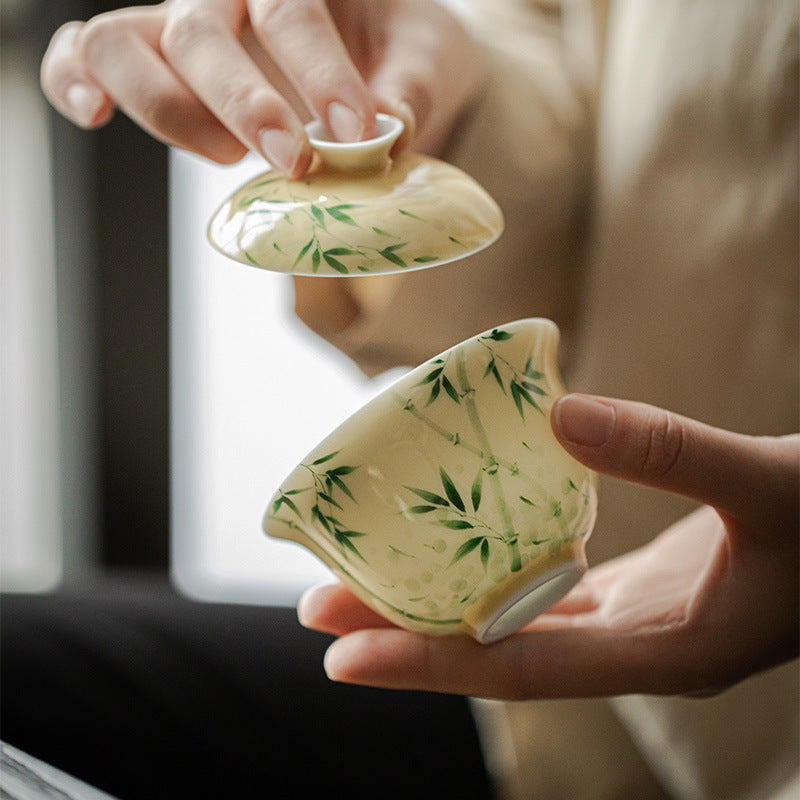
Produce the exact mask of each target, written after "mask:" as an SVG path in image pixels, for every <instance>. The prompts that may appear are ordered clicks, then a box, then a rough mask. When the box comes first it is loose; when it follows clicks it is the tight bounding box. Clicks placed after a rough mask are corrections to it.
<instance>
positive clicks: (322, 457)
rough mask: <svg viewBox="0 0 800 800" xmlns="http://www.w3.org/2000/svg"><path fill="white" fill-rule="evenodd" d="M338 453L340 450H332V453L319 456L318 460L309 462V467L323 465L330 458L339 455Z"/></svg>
mask: <svg viewBox="0 0 800 800" xmlns="http://www.w3.org/2000/svg"><path fill="white" fill-rule="evenodd" d="M340 452H341V450H334V451H333V452H332V453H328V454H327V455H324V456H320V457H319V458H318V459H316V460H315V461H312V462H311V466H312V467H316V466H318V465H319V464H324V463H325V462H326V461H330V460H331V459H332V458H334V457H336V456H337V455H339V453H340Z"/></svg>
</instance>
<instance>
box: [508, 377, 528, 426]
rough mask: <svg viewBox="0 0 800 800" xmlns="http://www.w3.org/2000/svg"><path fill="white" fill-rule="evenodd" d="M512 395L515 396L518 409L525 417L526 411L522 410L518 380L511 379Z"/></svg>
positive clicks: (521, 415) (523, 417)
mask: <svg viewBox="0 0 800 800" xmlns="http://www.w3.org/2000/svg"><path fill="white" fill-rule="evenodd" d="M511 396H512V397H513V398H514V404H515V405H516V407H517V411H519V415H520V417H522V419H525V412H524V411H523V410H522V398H521V396H520V392H519V385H518V384H517V382H516V381H514V380H512V381H511Z"/></svg>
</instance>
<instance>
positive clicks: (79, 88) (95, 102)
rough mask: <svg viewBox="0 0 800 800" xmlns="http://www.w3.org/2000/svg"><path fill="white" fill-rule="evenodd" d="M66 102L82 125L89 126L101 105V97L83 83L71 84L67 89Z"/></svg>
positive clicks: (96, 91)
mask: <svg viewBox="0 0 800 800" xmlns="http://www.w3.org/2000/svg"><path fill="white" fill-rule="evenodd" d="M66 100H67V103H68V104H69V106H70V108H71V109H72V110H73V111H74V112H75V114H76V116H77V117H78V121H79V122H80V123H81V124H83V125H89V124H91V122H92V120H93V119H94V116H95V114H97V112H98V110H99V109H100V106H101V105H102V103H103V95H102V94H101V93H100V92H99V91H98V90H97V89H95V88H94V87H92V86H88V85H87V84H85V83H73V84H72V86H70V87H69V89H67V94H66Z"/></svg>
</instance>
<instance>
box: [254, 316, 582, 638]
mask: <svg viewBox="0 0 800 800" xmlns="http://www.w3.org/2000/svg"><path fill="white" fill-rule="evenodd" d="M558 340H559V332H558V328H557V327H556V326H555V324H554V323H552V322H550V321H549V320H545V319H527V320H520V321H517V322H512V323H509V324H507V325H503V326H502V327H498V328H495V329H493V330H491V331H487V332H485V333H483V334H481V335H479V336H476V337H473V338H471V339H469V340H467V341H465V342H462V343H461V344H459V345H456V346H455V347H453V348H451V349H449V350H447V351H446V352H444V353H442V354H441V355H440V356H438V357H436V358H433V359H431V360H430V361H428V362H426V363H425V364H423V365H421V366H420V367H417V368H416V369H414V370H412V371H411V372H409V373H408V374H406V375H404V376H403V377H402V378H400V379H399V380H398V381H396V382H395V383H394V384H393V385H391V386H390V387H389V388H388V389H385V390H384V391H383V392H381V394H379V395H378V396H377V397H375V398H374V399H373V400H372V401H370V402H369V403H368V404H367V405H365V406H364V407H363V408H361V409H360V410H359V411H357V412H356V413H355V414H354V415H353V416H351V417H350V418H349V419H347V420H346V421H345V422H344V423H343V424H342V425H340V426H339V427H338V428H337V429H336V430H335V431H333V432H332V433H331V434H330V435H329V436H328V437H326V438H325V439H324V441H322V442H321V443H320V444H319V445H318V446H317V447H316V448H315V449H314V450H312V452H311V453H309V454H308V456H307V457H306V458H305V459H303V462H302V463H301V464H300V465H298V466H297V468H296V469H295V470H293V471H292V472H291V474H290V475H289V476H288V477H287V478H286V480H285V481H284V482H283V484H282V485H281V486H280V488H279V489H278V491H277V492H276V493H275V495H274V496H273V497H272V499H271V501H270V503H269V506H268V509H267V512H266V514H265V516H264V530H265V531H266V533H267V534H269V535H270V536H275V537H278V538H282V539H289V540H292V541H295V542H298V543H299V544H301V545H303V546H305V547H306V548H308V549H309V550H310V551H311V552H313V553H314V554H316V555H317V556H318V557H319V558H320V559H322V561H323V562H324V563H325V564H327V565H328V566H329V567H330V568H331V569H332V570H333V572H334V573H335V574H336V575H337V576H338V577H339V578H340V579H341V580H342V581H343V582H344V583H345V584H346V585H347V586H348V587H349V588H350V589H351V590H352V591H353V592H354V593H355V594H356V595H357V596H358V597H359V598H360V599H361V600H363V601H364V602H365V603H366V604H367V605H369V606H370V607H372V608H373V609H374V610H376V611H377V612H378V613H380V614H382V615H383V616H384V617H386V618H387V619H388V620H390V621H392V622H393V623H395V624H397V625H399V626H401V627H403V628H407V629H409V630H412V631H420V632H424V633H427V634H433V635H443V634H468V635H470V636H472V637H473V638H474V639H476V640H477V641H479V642H482V643H491V642H494V641H497V640H498V639H501V638H503V637H505V636H507V635H509V634H511V633H513V632H514V631H517V630H519V629H520V628H522V627H523V626H525V625H526V624H527V623H528V622H530V621H531V620H532V619H534V618H535V617H536V616H538V615H539V614H541V613H542V612H543V611H545V610H546V609H548V608H549V607H550V606H552V605H553V604H554V603H555V602H556V601H557V600H559V599H560V598H561V597H563V596H564V595H565V594H566V593H567V592H568V591H569V590H570V589H571V588H572V587H573V586H574V585H575V583H577V581H578V580H579V579H580V578H581V576H582V575H583V573H584V572H585V571H586V568H587V565H586V556H585V550H584V548H585V542H586V540H587V538H588V537H589V535H590V533H591V530H592V527H593V525H594V521H595V517H596V513H597V488H596V487H597V482H596V475H595V474H594V473H593V472H592V471H591V470H589V469H587V468H586V467H584V466H583V465H581V464H580V463H579V462H577V461H575V460H574V459H573V458H572V457H571V456H570V455H569V454H568V453H567V452H566V451H565V450H564V449H563V448H562V447H561V446H560V444H559V443H558V441H557V440H556V438H555V436H554V435H553V433H552V431H551V428H550V422H549V414H550V409H551V407H552V405H553V403H554V402H555V400H556V398H557V397H558V396H560V395H561V394H562V393H563V391H564V389H563V386H562V384H561V380H560V377H559V374H558V369H557V364H556V353H557V347H558Z"/></svg>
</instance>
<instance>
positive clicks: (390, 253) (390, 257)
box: [378, 245, 408, 267]
mask: <svg viewBox="0 0 800 800" xmlns="http://www.w3.org/2000/svg"><path fill="white" fill-rule="evenodd" d="M398 246H400V245H392V246H391V247H384V248H383V250H378V254H379V255H381V256H383V257H384V258H385V259H386V260H387V261H391V262H392V264H396V265H397V266H398V267H405V266H408V265H407V264H406V262H405V261H403V259H402V258H400V256H399V255H397V253H395V252H394V248H396V247H398Z"/></svg>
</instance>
